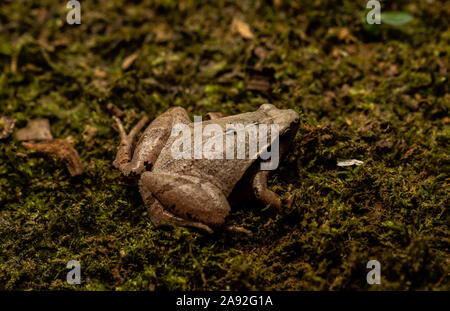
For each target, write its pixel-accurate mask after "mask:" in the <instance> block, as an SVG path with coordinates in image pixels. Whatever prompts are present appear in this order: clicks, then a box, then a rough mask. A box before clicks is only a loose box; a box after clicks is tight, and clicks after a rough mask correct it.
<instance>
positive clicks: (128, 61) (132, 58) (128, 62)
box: [122, 51, 140, 71]
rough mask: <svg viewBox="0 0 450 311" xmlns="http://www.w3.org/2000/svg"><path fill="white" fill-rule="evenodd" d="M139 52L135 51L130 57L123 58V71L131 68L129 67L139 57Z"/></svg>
mask: <svg viewBox="0 0 450 311" xmlns="http://www.w3.org/2000/svg"><path fill="white" fill-rule="evenodd" d="M139 52H140V51H136V52H134V53H133V54H131V55H130V56H127V57H125V59H124V60H123V62H122V70H123V71H125V70H127V69H128V68H130V67H131V65H133V63H134V61H135V60H136V58H137V57H138V56H139Z"/></svg>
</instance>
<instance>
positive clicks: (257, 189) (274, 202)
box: [252, 171, 281, 211]
mask: <svg viewBox="0 0 450 311" xmlns="http://www.w3.org/2000/svg"><path fill="white" fill-rule="evenodd" d="M268 175H269V171H258V172H257V173H256V174H255V176H254V177H253V182H252V188H253V193H254V194H255V197H256V198H257V199H258V200H259V201H260V202H261V203H262V204H264V205H266V206H270V207H271V208H272V209H275V210H276V211H279V210H280V209H281V200H280V198H279V197H278V195H277V194H275V192H273V191H272V190H269V188H267V177H268Z"/></svg>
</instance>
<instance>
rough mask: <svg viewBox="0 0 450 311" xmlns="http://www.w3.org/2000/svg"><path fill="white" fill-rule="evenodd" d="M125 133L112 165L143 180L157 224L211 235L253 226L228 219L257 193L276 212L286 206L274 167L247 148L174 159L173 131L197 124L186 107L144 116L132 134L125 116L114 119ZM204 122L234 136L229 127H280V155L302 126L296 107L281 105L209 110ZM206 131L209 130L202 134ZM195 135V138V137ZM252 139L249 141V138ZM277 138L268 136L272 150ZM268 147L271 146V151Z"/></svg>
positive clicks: (142, 192)
mask: <svg viewBox="0 0 450 311" xmlns="http://www.w3.org/2000/svg"><path fill="white" fill-rule="evenodd" d="M112 118H113V119H114V121H115V123H116V127H117V130H118V132H119V135H120V145H119V147H118V151H117V155H116V158H115V160H114V161H113V166H114V167H115V168H117V169H118V170H119V171H120V172H121V173H122V175H123V176H125V177H129V178H135V179H137V180H138V182H137V183H138V186H139V192H140V195H141V197H142V199H143V202H144V204H145V207H146V209H147V214H148V216H149V218H150V221H151V223H152V224H153V225H154V226H155V227H156V228H158V227H161V226H165V225H166V226H167V225H172V226H173V225H175V226H183V227H191V228H196V229H199V230H201V231H206V232H207V233H213V232H216V231H223V230H226V231H231V232H243V233H246V234H250V235H251V234H252V233H251V232H250V231H249V230H247V229H245V228H243V227H241V226H234V225H230V224H229V223H228V221H227V219H228V216H229V214H230V211H231V206H235V205H237V204H238V203H239V202H240V201H241V200H243V199H244V198H246V197H248V196H249V195H253V197H254V198H256V200H257V201H259V202H261V203H262V204H263V205H264V206H266V207H270V208H271V209H273V210H276V211H280V210H281V205H282V203H281V199H280V197H279V196H278V195H277V194H276V193H275V192H274V191H272V190H270V189H269V187H268V185H267V183H268V178H269V177H270V175H271V174H273V172H274V171H275V170H273V169H271V170H265V169H262V165H261V164H262V163H263V162H266V161H268V160H267V159H263V158H262V156H261V154H260V153H258V154H257V156H256V157H254V156H253V157H250V156H248V155H249V150H248V149H249V148H248V147H247V146H246V148H245V152H246V155H247V156H246V157H244V158H242V157H241V158H238V157H235V158H213V159H210V158H201V159H198V158H195V157H192V158H189V157H188V158H175V157H174V156H173V145H174V142H175V141H176V140H177V139H179V137H178V136H177V135H173V129H174V127H175V126H177V125H180V124H182V125H185V126H187V127H189V128H191V129H192V128H194V126H195V122H192V121H191V119H190V117H189V115H188V112H187V111H186V109H184V108H183V107H181V106H175V107H171V108H169V109H168V110H167V111H166V112H164V113H162V114H161V115H159V116H158V117H156V118H155V119H154V120H153V121H152V122H151V123H150V124H149V125H148V126H147V127H146V128H145V130H144V131H143V133H142V134H141V136H140V137H139V140H138V142H137V143H136V140H137V138H138V135H139V133H140V132H141V131H142V130H143V129H144V127H145V126H146V125H147V123H148V122H149V121H150V120H149V118H148V117H146V116H145V117H143V118H142V119H141V120H140V121H139V122H138V123H137V124H136V125H135V126H134V127H133V128H132V129H131V131H130V132H129V133H126V131H125V129H124V126H123V124H122V122H121V120H120V119H119V118H118V117H117V116H113V117H112ZM206 118H207V119H206V120H205V121H204V122H202V124H201V126H202V128H203V129H204V128H205V127H206V126H207V125H210V124H215V125H216V126H217V125H218V126H219V127H220V128H222V129H224V132H223V133H224V134H223V135H229V133H228V132H227V129H228V128H227V125H229V124H243V125H245V126H247V125H261V124H267V125H277V129H278V133H277V134H278V136H277V139H278V141H277V147H278V148H279V156H280V158H282V157H283V155H285V154H286V153H287V151H288V149H289V147H290V145H291V144H292V141H293V139H294V137H295V135H296V133H297V130H298V126H299V122H300V121H299V120H300V119H299V114H298V113H297V112H296V111H295V110H293V109H279V108H277V107H276V106H275V105H273V104H269V103H266V104H263V105H261V106H260V107H259V108H258V109H257V110H255V111H250V112H244V113H241V114H236V115H231V116H227V115H224V114H222V113H217V112H214V113H208V114H207V116H206ZM203 135H204V134H203ZM194 138H195V137H194ZM245 142H246V143H248V141H247V140H246V141H245ZM273 142H274V140H271V139H269V142H268V145H267V146H266V147H267V148H272V147H273V146H272V145H271V144H273ZM266 150H267V149H266Z"/></svg>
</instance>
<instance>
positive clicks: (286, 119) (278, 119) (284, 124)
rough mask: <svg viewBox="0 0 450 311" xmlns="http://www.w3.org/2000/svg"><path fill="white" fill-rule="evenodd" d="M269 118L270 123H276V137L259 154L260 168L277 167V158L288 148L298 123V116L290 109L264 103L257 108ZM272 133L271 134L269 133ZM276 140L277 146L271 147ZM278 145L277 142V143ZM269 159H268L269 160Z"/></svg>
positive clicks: (272, 168) (270, 168)
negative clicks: (268, 146) (266, 149)
mask: <svg viewBox="0 0 450 311" xmlns="http://www.w3.org/2000/svg"><path fill="white" fill-rule="evenodd" d="M259 111H263V112H264V114H265V115H266V116H267V117H268V118H269V119H270V120H271V123H273V124H276V125H278V135H279V136H278V139H277V140H275V141H272V146H271V148H270V151H265V152H263V153H262V154H261V159H262V160H263V161H262V162H261V169H262V170H274V169H276V168H277V167H278V163H279V158H280V156H283V154H285V153H286V151H287V150H288V149H289V145H290V144H291V142H292V140H293V138H294V137H295V134H296V133H297V129H298V126H299V123H300V117H299V115H298V113H297V112H295V111H294V110H292V109H278V108H277V107H275V106H274V105H271V104H264V105H262V106H261V107H260V108H259ZM271 135H272V134H271ZM271 139H273V137H271ZM276 141H278V143H279V147H278V148H275V149H274V148H273V147H274V145H273V144H274V143H275V142H276ZM277 145H278V144H277ZM269 159H270V160H269Z"/></svg>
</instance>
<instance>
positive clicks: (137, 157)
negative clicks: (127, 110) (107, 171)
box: [113, 107, 190, 176]
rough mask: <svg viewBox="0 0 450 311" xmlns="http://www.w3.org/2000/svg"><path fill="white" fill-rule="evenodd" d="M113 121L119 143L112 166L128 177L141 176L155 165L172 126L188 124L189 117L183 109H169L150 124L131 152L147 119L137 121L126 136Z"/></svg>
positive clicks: (121, 126) (119, 123) (117, 121)
mask: <svg viewBox="0 0 450 311" xmlns="http://www.w3.org/2000/svg"><path fill="white" fill-rule="evenodd" d="M114 120H115V121H116V123H117V126H118V128H119V132H120V140H121V141H120V146H119V150H118V152H117V156H116V159H115V160H114V163H113V164H114V166H115V167H116V168H118V169H119V170H120V171H121V172H122V174H124V175H125V176H129V175H130V174H132V173H133V174H141V173H142V172H143V171H145V170H146V169H147V168H148V167H149V166H152V165H153V164H154V163H155V161H156V159H157V158H158V156H159V153H160V152H161V150H162V148H163V147H164V145H165V143H166V141H167V139H168V137H169V136H170V132H171V130H172V127H173V125H174V124H176V123H184V124H188V123H190V119H189V116H188V114H187V112H186V110H185V109H184V108H181V107H173V108H170V109H169V110H167V111H166V112H165V113H163V114H162V115H160V116H159V117H157V118H156V119H155V120H153V122H152V123H150V125H149V126H148V127H147V128H146V129H145V131H144V133H143V134H142V136H141V138H140V139H139V142H138V143H137V145H136V148H135V150H133V147H134V144H135V141H136V136H137V135H138V133H139V132H140V131H141V130H142V128H143V127H144V126H145V124H146V123H147V122H148V118H147V117H144V118H143V119H142V120H141V121H139V123H138V124H137V125H136V126H135V127H134V128H133V129H132V130H131V132H130V134H128V135H127V134H126V132H125V130H124V128H123V125H122V123H121V122H120V120H119V119H118V118H116V117H114Z"/></svg>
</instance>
